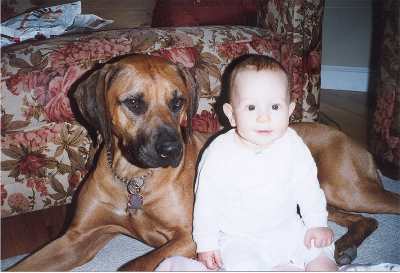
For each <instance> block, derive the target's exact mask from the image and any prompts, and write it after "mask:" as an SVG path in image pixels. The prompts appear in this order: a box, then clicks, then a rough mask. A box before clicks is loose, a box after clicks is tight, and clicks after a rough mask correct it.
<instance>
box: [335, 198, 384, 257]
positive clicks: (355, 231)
mask: <svg viewBox="0 0 400 273" xmlns="http://www.w3.org/2000/svg"><path fill="white" fill-rule="evenodd" d="M328 212H329V214H328V219H329V220H330V221H333V222H335V223H336V224H338V225H340V226H343V227H346V228H347V233H346V234H344V235H343V236H342V237H341V238H339V239H338V240H337V241H336V242H335V260H336V263H337V264H338V265H346V264H350V263H351V262H352V261H353V260H354V259H355V258H356V256H357V247H358V246H359V245H361V243H362V242H363V241H364V240H365V239H366V238H367V237H368V236H369V235H370V234H371V233H372V232H374V231H375V229H377V227H378V222H377V221H376V220H375V219H373V218H369V217H364V216H362V215H359V214H352V213H348V212H344V211H342V210H339V209H336V208H334V207H331V206H328Z"/></svg>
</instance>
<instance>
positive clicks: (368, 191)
mask: <svg viewBox="0 0 400 273" xmlns="http://www.w3.org/2000/svg"><path fill="white" fill-rule="evenodd" d="M196 95H197V93H196V86H195V83H194V81H193V80H192V79H190V75H188V73H187V72H185V70H184V69H180V68H178V67H176V66H175V65H173V64H171V63H168V62H166V61H165V60H163V59H161V58H158V57H151V56H143V55H136V56H129V57H125V58H123V59H121V60H119V61H117V62H114V63H111V64H107V65H106V66H104V67H103V68H102V69H101V70H98V71H96V72H94V73H93V74H92V75H90V77H89V78H87V79H86V80H85V81H84V82H82V83H81V84H80V85H79V86H78V88H77V90H76V92H75V98H76V100H77V103H78V107H79V109H80V112H81V113H82V115H83V117H84V118H85V120H86V121H87V122H89V123H91V124H92V125H95V127H96V129H97V130H98V131H99V132H100V133H101V135H102V138H103V143H104V145H103V148H102V149H101V150H100V151H99V156H98V159H97V165H96V167H95V169H94V170H93V172H92V173H90V175H89V176H88V177H87V180H86V181H85V183H84V184H83V186H82V188H81V190H80V193H79V197H78V202H77V208H76V213H75V216H74V219H73V222H72V223H71V225H70V227H69V229H68V230H67V232H66V233H65V234H64V235H63V236H62V237H60V238H59V239H57V240H55V241H54V242H52V243H50V244H48V245H47V246H45V247H44V248H43V249H41V250H39V251H38V252H36V253H34V254H33V255H31V256H30V257H28V258H27V259H25V260H24V261H22V262H21V263H19V264H18V265H17V266H15V267H13V268H12V270H16V271H17V270H18V271H60V270H69V269H72V268H74V267H76V266H78V265H81V264H84V263H86V262H87V261H88V260H90V259H91V258H92V257H93V256H94V255H95V254H96V253H97V252H98V251H99V250H100V249H101V248H102V247H103V246H104V245H105V244H106V243H107V242H108V241H109V240H110V239H112V238H113V237H114V236H115V235H117V234H120V233H122V234H126V235H129V236H132V237H134V238H137V239H139V240H141V241H143V242H145V243H146V244H149V245H151V246H153V247H155V250H154V251H151V252H150V253H148V254H146V255H144V256H141V257H139V258H137V259H135V260H133V261H131V262H129V263H127V264H126V265H124V266H123V268H122V269H126V270H146V271H151V270H153V269H154V268H155V267H156V266H157V265H158V264H159V263H160V261H162V260H163V259H164V258H166V257H168V256H172V255H182V256H187V257H193V256H194V255H195V245H194V243H193V241H192V236H191V232H192V210H193V202H194V194H193V184H194V177H195V166H196V162H197V157H198V155H199V153H200V150H201V148H202V147H203V145H204V143H205V142H206V140H207V136H203V135H200V134H196V133H195V134H192V133H191V129H190V119H191V117H192V116H193V114H194V113H195V111H196V106H197V97H196ZM184 123H186V124H188V125H187V127H186V129H183V130H181V124H184ZM292 128H294V129H295V130H296V131H297V132H298V133H299V135H300V136H301V137H302V138H303V139H304V141H305V142H306V144H307V145H308V147H309V148H310V150H311V152H312V154H313V156H314V158H315V160H316V162H317V166H318V171H319V179H320V183H321V187H322V188H323V190H324V191H325V194H326V197H327V200H328V204H329V216H330V219H331V220H333V221H335V222H337V223H338V224H341V225H344V226H347V227H349V232H348V233H347V234H346V235H345V236H343V237H342V238H341V239H339V240H338V241H337V242H336V259H337V261H338V262H339V263H342V264H344V263H349V262H351V259H353V258H354V254H355V253H354V250H355V249H356V247H357V246H358V245H360V244H361V242H362V241H363V240H364V239H365V238H366V237H367V236H368V235H369V234H370V233H371V232H373V230H375V228H376V221H374V220H372V219H370V218H365V217H363V216H360V215H356V214H349V213H348V212H371V213H400V197H399V195H397V194H394V193H390V192H387V191H384V189H383V187H382V185H381V183H380V181H379V178H378V176H377V173H376V168H375V165H374V163H373V160H372V157H371V155H370V154H369V153H368V152H367V151H366V150H365V149H363V148H361V147H359V146H358V145H356V144H355V143H353V142H352V141H351V140H350V139H349V138H348V137H346V136H345V135H344V134H342V133H341V132H339V131H337V130H335V129H332V128H329V127H327V126H324V125H319V124H315V123H303V124H296V125H292ZM148 170H151V171H152V172H151V173H150V172H148ZM140 176H144V184H143V186H141V187H138V188H136V190H137V192H136V193H138V194H139V195H140V196H142V197H143V204H140V202H139V205H138V206H139V207H135V206H134V207H135V208H132V205H131V203H129V204H128V201H129V200H132V199H131V196H132V195H134V194H135V193H133V194H132V192H130V193H128V191H127V185H126V183H127V181H129V180H131V179H132V178H135V177H140ZM135 202H138V200H137V199H135ZM127 207H128V209H127Z"/></svg>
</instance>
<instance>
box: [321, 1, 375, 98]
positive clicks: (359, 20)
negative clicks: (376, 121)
mask: <svg viewBox="0 0 400 273" xmlns="http://www.w3.org/2000/svg"><path fill="white" fill-rule="evenodd" d="M372 1H373V0H325V10H324V19H323V26H322V76H321V77H322V79H321V85H322V88H324V89H337V90H352V91H367V87H368V78H369V72H370V71H369V70H370V69H369V63H370V48H371V32H372Z"/></svg>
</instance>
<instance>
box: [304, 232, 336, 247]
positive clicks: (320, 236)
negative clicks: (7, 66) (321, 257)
mask: <svg viewBox="0 0 400 273" xmlns="http://www.w3.org/2000/svg"><path fill="white" fill-rule="evenodd" d="M311 240H314V247H318V248H321V247H325V246H329V245H330V244H332V242H333V231H332V230H331V229H330V228H328V227H317V228H310V229H308V230H307V232H306V235H304V245H305V246H306V247H307V248H311V246H312V245H311Z"/></svg>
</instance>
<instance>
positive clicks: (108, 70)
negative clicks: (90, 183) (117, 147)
mask: <svg viewBox="0 0 400 273" xmlns="http://www.w3.org/2000/svg"><path fill="white" fill-rule="evenodd" d="M117 71H118V68H117V66H116V65H114V64H106V65H104V66H103V67H102V68H101V69H97V70H95V71H94V72H92V73H91V74H89V76H88V77H87V78H85V79H84V80H83V81H82V82H80V83H79V84H78V85H77V87H76V89H75V91H74V93H73V98H74V99H75V102H76V105H77V106H78V109H79V111H80V113H81V115H82V117H83V119H84V120H85V122H87V123H88V125H89V126H92V127H93V128H94V129H95V130H97V131H98V132H99V133H100V134H101V136H102V139H103V142H104V144H105V145H106V147H108V148H109V147H110V146H111V139H112V138H111V117H110V113H109V111H108V109H107V104H106V92H107V90H108V88H109V86H110V83H111V80H112V78H113V76H114V75H115V74H116V72H117Z"/></svg>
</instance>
